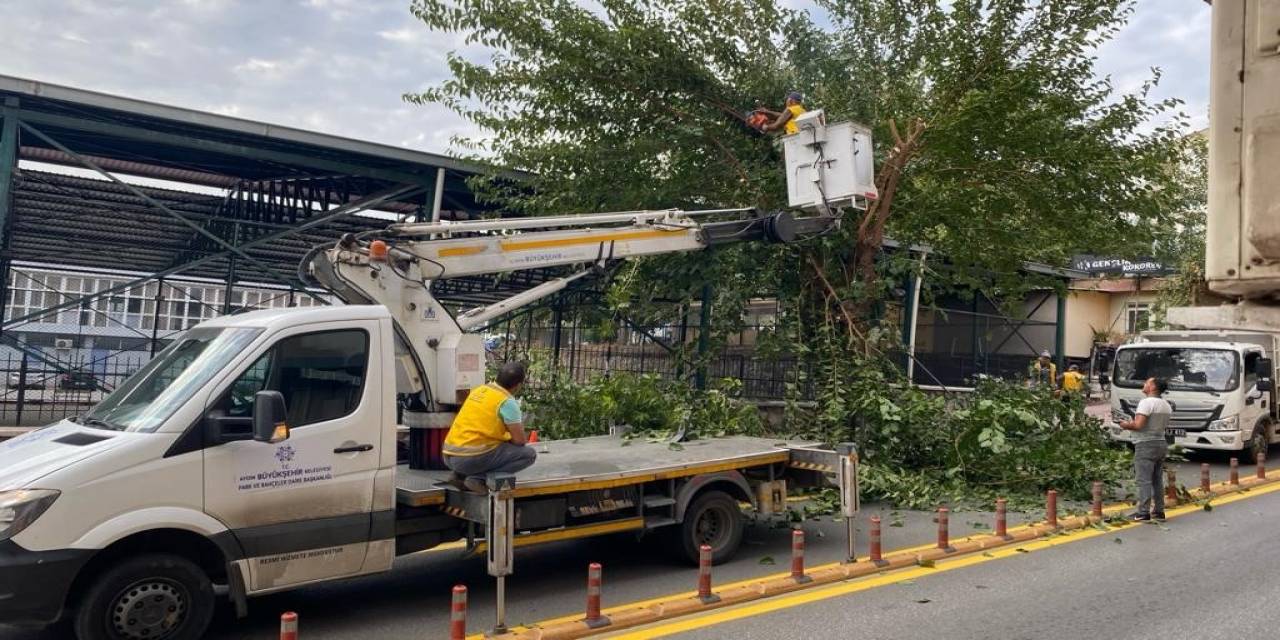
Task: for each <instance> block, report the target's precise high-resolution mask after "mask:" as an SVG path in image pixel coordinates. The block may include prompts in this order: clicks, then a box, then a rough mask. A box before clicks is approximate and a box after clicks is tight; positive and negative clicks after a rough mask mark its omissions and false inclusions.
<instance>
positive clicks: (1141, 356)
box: [1111, 345, 1240, 391]
mask: <svg viewBox="0 0 1280 640" xmlns="http://www.w3.org/2000/svg"><path fill="white" fill-rule="evenodd" d="M1239 365H1240V360H1239V359H1238V357H1237V356H1236V353H1235V352H1234V351H1227V350H1226V349H1194V348H1181V347H1179V348H1173V347H1143V346H1141V345H1138V346H1133V347H1124V348H1122V349H1120V351H1119V353H1118V354H1117V355H1116V369H1115V378H1114V379H1113V380H1112V381H1111V382H1112V384H1114V385H1115V386H1117V387H1122V388H1126V389H1141V388H1142V385H1143V383H1145V382H1146V381H1147V378H1164V379H1165V380H1166V381H1167V382H1168V383H1169V388H1170V389H1174V390H1193V391H1231V390H1233V389H1235V388H1236V385H1237V384H1238V383H1239V378H1238V376H1237V373H1238V367H1239Z"/></svg>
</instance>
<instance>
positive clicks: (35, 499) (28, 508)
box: [0, 489, 60, 542]
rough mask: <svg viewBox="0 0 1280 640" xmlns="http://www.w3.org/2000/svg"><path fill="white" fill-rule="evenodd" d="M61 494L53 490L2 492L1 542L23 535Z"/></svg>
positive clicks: (0, 501) (0, 495)
mask: <svg viewBox="0 0 1280 640" xmlns="http://www.w3.org/2000/svg"><path fill="white" fill-rule="evenodd" d="M59 493H60V492H58V491H54V490H52V489H18V490H16V491H0V542H3V541H5V540H8V539H9V538H12V537H13V536H16V535H18V534H19V533H22V530H23V529H26V528H27V527H28V526H30V525H31V523H32V522H35V521H36V518H39V517H40V514H42V513H44V512H45V510H46V509H48V508H49V505H51V504H53V501H54V500H57V499H58V494H59Z"/></svg>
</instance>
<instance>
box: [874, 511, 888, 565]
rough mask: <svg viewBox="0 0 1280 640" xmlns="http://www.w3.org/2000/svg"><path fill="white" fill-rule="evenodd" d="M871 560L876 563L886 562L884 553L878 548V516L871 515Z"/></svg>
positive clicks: (882, 563) (883, 563)
mask: <svg viewBox="0 0 1280 640" xmlns="http://www.w3.org/2000/svg"><path fill="white" fill-rule="evenodd" d="M870 538H871V541H870V544H871V562H872V563H873V564H876V565H880V566H883V565H886V564H888V563H887V562H885V560H884V553H883V551H882V550H881V549H880V516H871V535H870Z"/></svg>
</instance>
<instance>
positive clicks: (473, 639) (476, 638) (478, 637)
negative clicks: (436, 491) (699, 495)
mask: <svg viewBox="0 0 1280 640" xmlns="http://www.w3.org/2000/svg"><path fill="white" fill-rule="evenodd" d="M1129 506H1130V505H1127V504H1118V505H1111V506H1108V507H1106V508H1104V509H1103V511H1104V512H1115V511H1119V510H1123V509H1127V508H1129ZM1171 513H1172V511H1171ZM1030 526H1031V524H1023V525H1018V526H1015V527H1009V530H1008V532H1009V534H1011V535H1012V534H1015V533H1017V532H1019V531H1022V530H1024V529H1027V528H1029V527H1030ZM985 535H991V534H990V533H972V534H969V535H967V536H965V537H963V538H955V539H953V540H952V541H953V542H963V541H966V540H970V539H972V538H975V537H979V536H985ZM446 546H449V547H453V548H459V547H463V546H465V545H464V544H463V543H462V542H461V541H459V542H453V543H449V544H448V545H441V546H440V547H435V549H443V548H444V547H446ZM936 546H937V543H934V542H930V543H928V544H920V545H916V546H914V547H903V548H901V549H894V550H892V551H887V552H885V554H884V555H885V556H891V555H895V554H901V553H915V552H918V551H926V550H928V549H933V548H935V547H936ZM433 550H434V549H433ZM428 552H429V551H425V552H422V553H428ZM858 562H870V558H867V557H860V558H858ZM838 564H840V563H839V562H828V563H826V564H820V565H814V566H810V567H808V568H807V569H808V570H809V571H815V570H817V569H825V568H829V567H834V566H836V565H838ZM789 575H791V574H790V573H789V572H783V573H774V574H769V575H764V576H756V577H754V578H746V579H743V580H739V581H737V582H729V583H725V584H717V585H716V588H717V589H733V588H736V587H740V586H743V585H748V584H752V583H756V582H762V581H765V580H773V579H776V578H782V577H784V576H789ZM842 584H843V583H842ZM694 595H697V591H693V590H690V591H682V592H680V593H674V594H667V595H662V596H656V597H653V598H648V599H645V600H637V601H634V602H628V603H626V604H621V605H617V606H613V607H608V608H605V609H602V610H601V613H602V614H604V615H609V614H611V613H616V612H618V611H624V610H627V609H639V608H641V607H648V606H651V605H654V604H657V603H659V602H665V601H667V600H673V599H676V598H684V597H691V596H694ZM581 619H582V614H581V613H577V614H571V615H566V616H560V617H558V618H550V619H547V620H542V621H540V622H538V623H537V626H540V627H546V626H550V625H553V624H559V623H562V622H572V621H574V620H581ZM527 628H528V627H524V626H517V627H514V628H512V631H513V632H517V631H521V630H524V629H527ZM484 638H485V636H484V634H479V633H477V634H472V635H469V636H467V640H484Z"/></svg>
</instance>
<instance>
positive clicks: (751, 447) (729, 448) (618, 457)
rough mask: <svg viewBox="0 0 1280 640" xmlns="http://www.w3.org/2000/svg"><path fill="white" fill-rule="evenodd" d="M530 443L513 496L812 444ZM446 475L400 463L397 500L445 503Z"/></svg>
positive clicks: (766, 458)
mask: <svg viewBox="0 0 1280 640" xmlns="http://www.w3.org/2000/svg"><path fill="white" fill-rule="evenodd" d="M532 446H534V447H536V448H537V450H538V460H537V462H535V463H534V464H533V466H532V467H529V468H528V469H526V470H524V471H521V472H520V473H519V474H517V476H516V485H515V488H514V489H513V490H512V492H511V493H512V496H511V497H513V498H527V497H532V496H542V495H554V494H563V493H570V492H574V491H587V490H592V489H607V488H613V487H621V486H626V485H634V484H641V483H646V482H653V481H657V480H669V479H674V478H685V477H689V476H696V475H701V474H705V473H714V472H717V471H728V470H741V469H749V468H753V467H763V466H767V465H772V464H783V463H785V464H789V463H791V461H792V453H791V452H792V451H793V450H798V449H809V448H812V447H813V446H815V445H813V444H812V443H796V442H783V441H780V440H778V439H776V438H753V437H748V436H729V437H723V438H713V439H706V440H694V441H691V442H682V443H679V444H677V445H672V444H670V443H668V442H667V441H665V440H663V441H653V440H649V439H645V438H631V439H627V438H625V437H620V436H594V437H588V438H576V439H573V440H555V441H546V442H539V443H537V444H534V445H532ZM797 462H798V463H800V464H813V465H817V464H819V463H816V462H810V463H805V462H803V461H797ZM801 468H803V467H801ZM810 470H815V471H817V470H822V471H826V472H829V473H834V472H835V469H831V468H823V469H819V468H817V467H811V468H810ZM448 476H449V472H448V471H434V470H422V469H410V468H409V467H408V465H400V466H398V467H397V468H396V501H397V503H399V504H400V505H403V506H410V507H423V506H429V505H439V504H444V503H445V497H446V493H448V492H449V491H451V490H450V489H448V488H446V487H445V486H443V485H442V483H443V481H444V480H445V479H446V478H447V477H448Z"/></svg>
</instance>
